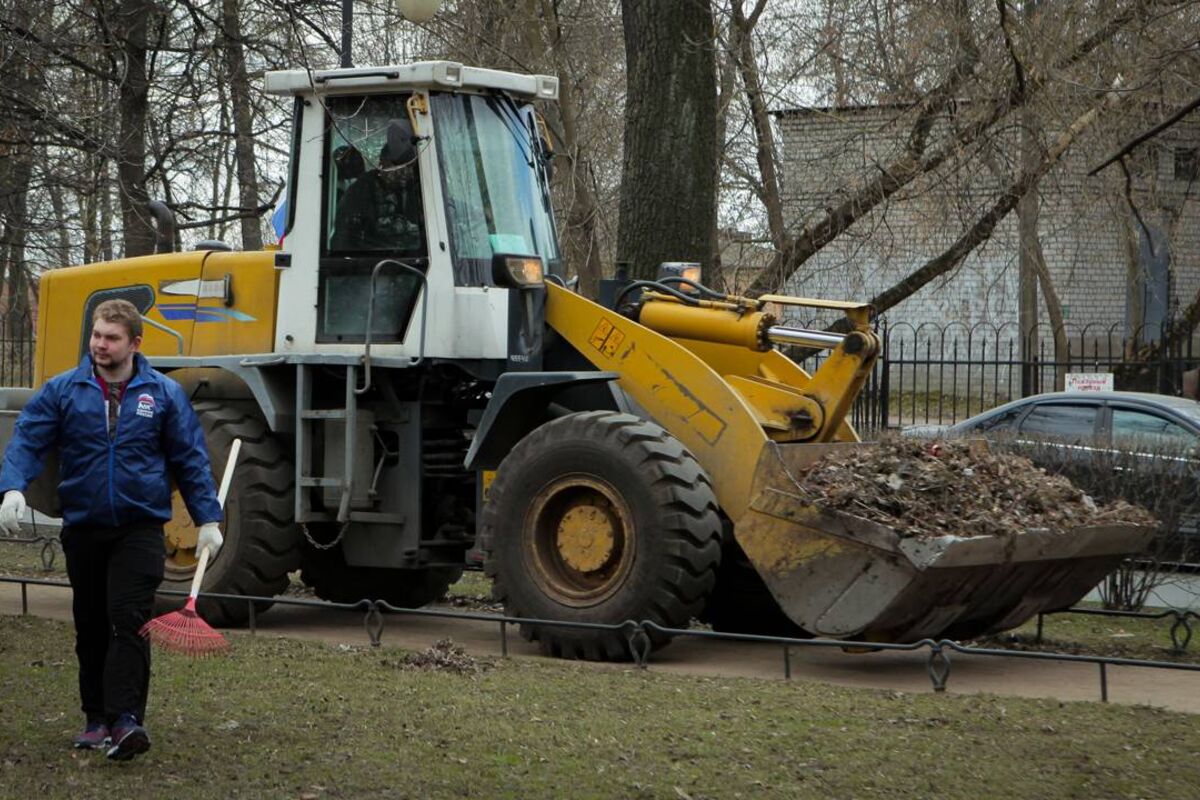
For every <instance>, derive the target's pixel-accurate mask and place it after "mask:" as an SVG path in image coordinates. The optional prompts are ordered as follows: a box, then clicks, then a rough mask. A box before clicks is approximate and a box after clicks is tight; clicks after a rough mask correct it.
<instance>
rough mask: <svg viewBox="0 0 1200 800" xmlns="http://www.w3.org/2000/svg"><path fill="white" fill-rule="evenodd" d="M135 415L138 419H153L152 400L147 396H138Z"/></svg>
mask: <svg viewBox="0 0 1200 800" xmlns="http://www.w3.org/2000/svg"><path fill="white" fill-rule="evenodd" d="M137 415H138V416H139V417H148V418H151V419H152V418H153V417H154V398H153V397H152V396H151V395H148V394H140V395H138V402H137Z"/></svg>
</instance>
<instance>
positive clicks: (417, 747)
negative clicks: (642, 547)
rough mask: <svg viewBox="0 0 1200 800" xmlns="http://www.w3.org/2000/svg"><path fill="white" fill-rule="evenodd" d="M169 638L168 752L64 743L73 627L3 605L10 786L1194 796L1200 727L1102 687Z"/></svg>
mask: <svg viewBox="0 0 1200 800" xmlns="http://www.w3.org/2000/svg"><path fill="white" fill-rule="evenodd" d="M233 647H234V649H233V654H232V656H231V657H229V658H227V659H209V660H198V661H191V660H187V659H184V658H182V657H179V656H173V655H163V654H156V660H155V679H154V684H153V688H152V697H151V711H150V719H149V720H148V723H149V727H150V731H151V735H152V737H153V742H154V746H153V749H152V750H151V751H150V752H149V753H148V754H147V755H146V756H144V757H141V758H139V759H137V760H135V761H133V762H130V763H128V764H112V763H108V762H106V761H105V760H104V758H103V756H101V755H100V754H99V753H89V752H76V751H73V750H70V749H69V747H68V741H69V739H70V737H71V736H72V735H73V734H74V733H75V732H76V729H77V727H78V724H79V722H80V718H79V713H78V711H77V710H76V709H77V699H76V683H75V663H74V657H73V655H72V652H71V634H70V630H69V627H68V626H67V625H65V624H63V623H60V622H54V621H49V620H42V619H35V618H28V617H12V616H6V617H0V707H2V708H3V712H2V714H3V720H4V724H3V725H0V787H2V788H0V794H2V795H3V797H6V798H8V797H12V798H37V800H53V799H54V798H92V797H146V798H154V797H168V796H178V797H188V798H239V797H241V798H255V799H256V800H258V799H260V798H261V799H264V800H266V799H268V798H293V799H295V798H302V799H304V800H324V798H382V797H386V798H441V797H447V798H449V797H455V798H458V797H478V798H509V797H511V798H525V797H554V798H560V797H563V798H667V799H668V800H680V799H681V798H685V799H686V798H693V799H694V800H699V799H700V798H737V797H745V798H795V797H819V798H844V797H846V798H848V797H888V798H893V797H913V798H917V797H921V798H924V797H939V798H946V799H947V800H954V799H955V798H962V799H963V800H967V799H968V798H969V799H970V800H976V798H980V797H988V798H993V797H1011V798H1088V800H1090V799H1091V798H1125V797H1129V798H1134V797H1154V798H1158V797H1189V796H1194V793H1195V787H1197V786H1200V726H1197V725H1196V719H1195V718H1194V717H1192V716H1189V715H1184V714H1177V713H1172V712H1166V711H1159V710H1153V709H1148V708H1136V707H1126V706H1118V705H1112V706H1106V705H1101V704H1098V703H1065V704H1063V703H1058V702H1054V701H1039V700H1022V699H1013V698H1003V699H999V698H995V697H989V696H984V695H980V696H956V695H950V696H938V695H933V694H902V693H896V692H876V691H866V690H850V689H841V688H836V687H829V686H823V685H816V684H806V683H800V682H785V681H780V680H746V679H711V678H699V677H695V678H690V677H680V676H669V675H660V674H656V673H653V672H651V673H643V672H640V671H638V670H633V669H629V668H624V667H612V668H600V669H597V668H594V667H581V666H578V665H572V664H570V663H545V662H537V661H528V660H523V659H511V660H496V661H488V662H477V661H474V660H472V659H470V658H459V659H457V660H456V661H455V663H456V664H457V666H458V667H459V668H460V669H462V670H463V671H449V670H445V669H437V668H429V667H416V666H412V665H409V664H406V663H405V654H403V653H402V652H400V651H398V650H392V649H383V650H371V649H369V648H347V647H345V646H342V647H331V646H325V645H320V644H313V643H305V642H296V641H288V640H273V639H269V638H266V637H261V636H260V637H251V636H248V635H244V634H234V636H233Z"/></svg>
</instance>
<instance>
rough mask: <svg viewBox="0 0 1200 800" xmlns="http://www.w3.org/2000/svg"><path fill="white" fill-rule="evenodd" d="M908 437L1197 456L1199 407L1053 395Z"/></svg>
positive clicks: (1117, 396)
mask: <svg viewBox="0 0 1200 800" xmlns="http://www.w3.org/2000/svg"><path fill="white" fill-rule="evenodd" d="M904 435H905V436H919V437H961V436H972V435H980V436H984V437H986V438H993V437H996V436H1001V435H1005V436H1008V437H1018V438H1026V437H1029V438H1036V439H1042V440H1053V441H1056V442H1062V443H1066V444H1073V445H1081V446H1087V447H1102V448H1115V449H1117V450H1124V451H1133V450H1145V449H1147V448H1149V449H1151V450H1154V451H1163V450H1174V451H1177V452H1179V453H1181V454H1184V453H1189V452H1195V451H1196V449H1197V446H1198V445H1200V403H1198V402H1196V401H1195V400H1188V399H1185V398H1182V397H1171V396H1170V395H1163V394H1145V393H1142V392H1052V393H1049V394H1039V395H1034V396H1033V397H1026V398H1024V399H1021V400H1014V401H1013V402H1011V403H1007V404H1005V405H1002V406H999V407H998V408H993V409H992V410H990V411H985V412H983V413H982V414H976V415H975V416H973V417H971V418H970V419H966V420H963V421H962V422H959V423H958V424H956V425H950V426H940V425H917V426H913V427H911V428H906V429H905V430H904Z"/></svg>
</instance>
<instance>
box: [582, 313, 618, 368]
mask: <svg viewBox="0 0 1200 800" xmlns="http://www.w3.org/2000/svg"><path fill="white" fill-rule="evenodd" d="M588 341H589V342H591V345H592V347H594V348H596V349H597V350H599V351H600V352H601V353H603V354H604V355H606V356H608V357H609V358H612V357H613V356H615V355H616V353H617V348H618V347H620V346H621V342H623V341H625V334H623V333H621V329H620V328H618V327H616V326H615V325H613V324H612V323H611V322H609V321H608V320H606V319H604V318H601V319H600V323H599V324H598V325H597V326H596V330H594V331H592V336H591V338H590V339H589V340H588Z"/></svg>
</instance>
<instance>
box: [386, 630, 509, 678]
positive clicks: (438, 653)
mask: <svg viewBox="0 0 1200 800" xmlns="http://www.w3.org/2000/svg"><path fill="white" fill-rule="evenodd" d="M385 663H387V664H388V665H389V666H394V667H398V668H400V669H419V670H427V671H430V672H453V673H456V674H458V675H478V674H480V673H482V672H486V671H488V670H489V669H491V668H492V667H494V666H495V663H494V662H493V661H492V660H491V659H488V658H475V657H474V656H471V655H468V654H467V651H466V650H464V649H463V648H462V647H461V646H460V645H456V644H455V643H454V641H453V640H452V639H440V640H438V641H436V642H434V643H433V644H432V645H431V646H429V647H427V648H425V649H424V650H422V651H421V652H419V653H408V654H406V655H405V656H404V657H402V658H400V659H395V660H388V661H386V662H385Z"/></svg>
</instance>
